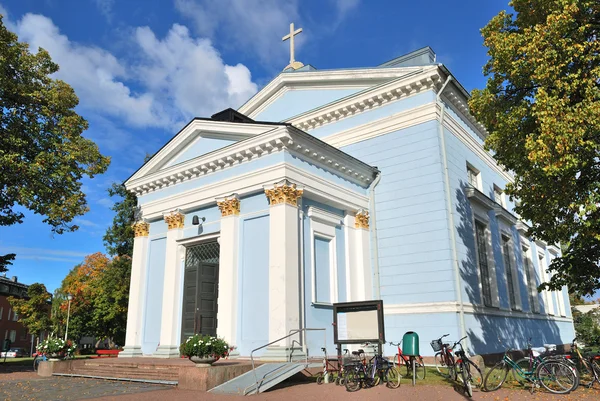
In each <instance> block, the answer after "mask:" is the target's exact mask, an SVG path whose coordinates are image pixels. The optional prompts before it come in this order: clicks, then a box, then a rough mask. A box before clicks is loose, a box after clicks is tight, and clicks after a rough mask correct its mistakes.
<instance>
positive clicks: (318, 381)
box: [317, 372, 324, 384]
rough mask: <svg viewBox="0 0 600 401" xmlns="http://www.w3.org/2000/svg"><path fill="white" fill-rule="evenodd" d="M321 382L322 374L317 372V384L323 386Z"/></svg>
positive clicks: (322, 379)
mask: <svg viewBox="0 0 600 401" xmlns="http://www.w3.org/2000/svg"><path fill="white" fill-rule="evenodd" d="M323 381H324V377H323V372H319V374H318V375H317V384H323Z"/></svg>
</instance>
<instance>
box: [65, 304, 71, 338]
mask: <svg viewBox="0 0 600 401" xmlns="http://www.w3.org/2000/svg"><path fill="white" fill-rule="evenodd" d="M67 299H68V300H69V306H68V307H67V328H66V330H65V341H67V335H68V334H69V316H70V315H71V301H72V300H73V295H71V294H67Z"/></svg>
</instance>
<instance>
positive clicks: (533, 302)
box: [522, 247, 540, 313]
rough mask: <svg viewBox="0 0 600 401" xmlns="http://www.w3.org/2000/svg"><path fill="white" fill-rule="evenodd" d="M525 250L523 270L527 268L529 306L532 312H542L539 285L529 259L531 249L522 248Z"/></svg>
mask: <svg viewBox="0 0 600 401" xmlns="http://www.w3.org/2000/svg"><path fill="white" fill-rule="evenodd" d="M522 252H523V270H525V279H526V280H527V292H528V293H529V307H530V308H531V312H533V313H540V307H539V305H538V297H537V285H536V282H535V279H534V275H533V265H532V264H531V259H529V249H528V248H526V247H523V248H522Z"/></svg>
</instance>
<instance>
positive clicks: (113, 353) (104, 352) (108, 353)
mask: <svg viewBox="0 0 600 401" xmlns="http://www.w3.org/2000/svg"><path fill="white" fill-rule="evenodd" d="M119 352H121V351H120V350H118V349H99V350H96V355H98V357H100V358H102V357H108V358H114V357H117V356H119Z"/></svg>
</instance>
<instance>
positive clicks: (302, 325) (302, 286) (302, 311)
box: [298, 198, 308, 355]
mask: <svg viewBox="0 0 600 401" xmlns="http://www.w3.org/2000/svg"><path fill="white" fill-rule="evenodd" d="M298 203H299V205H298V212H299V213H298V217H299V218H300V224H298V230H299V231H300V235H299V238H298V240H299V242H300V257H299V258H298V262H299V263H300V329H304V328H306V294H305V292H304V291H305V290H306V289H305V283H304V280H305V271H304V204H303V202H302V198H300V202H298ZM300 341H301V342H302V351H303V352H304V355H307V353H308V349H307V346H306V330H302V333H301V335H300Z"/></svg>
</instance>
